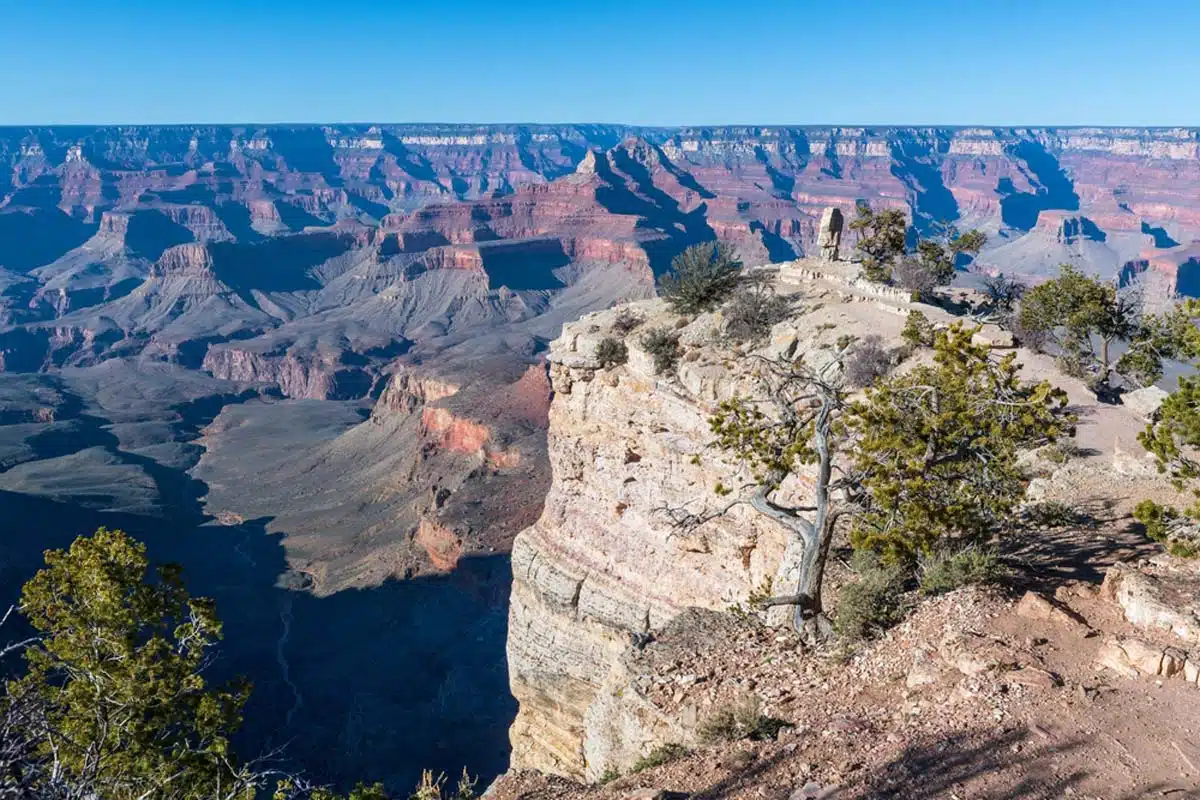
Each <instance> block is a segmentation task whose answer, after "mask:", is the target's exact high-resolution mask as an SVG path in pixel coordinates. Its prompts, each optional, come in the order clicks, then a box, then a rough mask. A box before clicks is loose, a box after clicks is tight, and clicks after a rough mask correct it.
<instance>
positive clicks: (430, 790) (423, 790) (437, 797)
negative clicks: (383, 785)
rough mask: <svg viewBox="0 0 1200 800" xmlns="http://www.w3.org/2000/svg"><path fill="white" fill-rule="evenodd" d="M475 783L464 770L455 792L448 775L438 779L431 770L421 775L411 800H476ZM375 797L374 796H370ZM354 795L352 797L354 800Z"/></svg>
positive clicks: (440, 776) (439, 776)
mask: <svg viewBox="0 0 1200 800" xmlns="http://www.w3.org/2000/svg"><path fill="white" fill-rule="evenodd" d="M475 783H476V780H475V779H473V778H471V777H470V776H469V775H467V771H466V770H465V769H464V770H463V774H462V777H461V778H459V779H458V785H457V786H456V787H455V789H454V792H453V793H450V790H449V789H448V787H447V786H446V784H447V778H446V774H445V773H442V774H441V775H438V776H437V777H436V778H435V777H434V775H433V773H432V772H431V771H429V770H425V771H424V772H422V773H421V782H420V783H419V784H417V788H416V790H415V791H414V792H413V793H412V796H411V800H474V798H475ZM370 797H372V798H373V797H374V795H370ZM353 798H354V795H353V794H352V795H351V800H353Z"/></svg>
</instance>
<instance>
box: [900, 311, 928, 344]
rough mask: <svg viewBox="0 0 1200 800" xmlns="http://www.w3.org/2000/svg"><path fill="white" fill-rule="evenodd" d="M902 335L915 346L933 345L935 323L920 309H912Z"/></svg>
mask: <svg viewBox="0 0 1200 800" xmlns="http://www.w3.org/2000/svg"><path fill="white" fill-rule="evenodd" d="M900 337H901V338H902V339H904V341H905V342H907V343H908V344H910V345H912V346H913V347H933V323H932V322H930V321H929V317H927V316H925V315H924V314H922V313H921V312H920V311H910V312H908V320H907V321H905V323H904V330H903V331H901V332H900Z"/></svg>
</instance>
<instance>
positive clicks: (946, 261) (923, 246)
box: [917, 225, 987, 286]
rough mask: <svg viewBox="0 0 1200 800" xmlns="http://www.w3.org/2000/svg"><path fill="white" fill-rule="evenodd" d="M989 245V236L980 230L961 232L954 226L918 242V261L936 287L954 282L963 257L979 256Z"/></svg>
mask: <svg viewBox="0 0 1200 800" xmlns="http://www.w3.org/2000/svg"><path fill="white" fill-rule="evenodd" d="M985 244H987V234H985V233H983V231H979V230H970V231H966V232H965V233H963V232H960V231H959V230H958V228H956V227H954V226H953V225H950V226H947V227H945V228H944V229H942V230H941V231H940V232H939V233H938V234H937V235H935V236H932V237H927V238H922V239H921V240H920V241H919V242H917V260H918V262H919V263H920V264H921V266H923V267H924V268H925V270H926V271H927V272H928V273H929V276H930V278H931V279H932V280H933V282H934V284H935V285H936V286H945V285H947V284H949V283H950V282H951V281H953V280H954V271H955V268H956V267H957V266H958V261H959V258H960V257H961V256H964V255H966V256H977V255H979V251H980V250H982V249H983V246H984V245H985Z"/></svg>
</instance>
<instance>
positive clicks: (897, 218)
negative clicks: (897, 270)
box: [849, 203, 908, 283]
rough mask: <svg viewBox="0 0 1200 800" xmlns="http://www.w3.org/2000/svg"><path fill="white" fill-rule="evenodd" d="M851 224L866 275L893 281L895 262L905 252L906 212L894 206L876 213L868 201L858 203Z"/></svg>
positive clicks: (874, 279)
mask: <svg viewBox="0 0 1200 800" xmlns="http://www.w3.org/2000/svg"><path fill="white" fill-rule="evenodd" d="M849 227H850V230H852V231H855V232H857V233H858V243H857V244H856V245H855V247H856V249H857V250H858V254H859V257H860V258H861V259H862V271H863V276H864V277H865V278H867V280H872V281H877V282H879V283H886V282H887V281H890V280H891V278H892V265H893V264H894V263H895V261H896V259H898V258H900V257H901V256H902V255H904V248H905V236H906V234H907V231H908V220H907V219H906V218H905V216H904V212H903V211H900V210H898V209H894V208H886V209H884V210H883V211H878V212H876V211H873V210H872V209H871V207H870V206H869V205H867V204H866V203H859V204H858V208H857V216H856V217H855V218H854V219H853V220H851V221H850V225H849Z"/></svg>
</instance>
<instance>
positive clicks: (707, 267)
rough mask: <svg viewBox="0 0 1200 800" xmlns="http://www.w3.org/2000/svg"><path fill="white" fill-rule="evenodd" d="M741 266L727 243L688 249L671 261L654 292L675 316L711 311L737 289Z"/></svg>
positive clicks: (711, 243)
mask: <svg viewBox="0 0 1200 800" xmlns="http://www.w3.org/2000/svg"><path fill="white" fill-rule="evenodd" d="M741 272H742V262H741V261H740V260H739V259H738V258H737V256H736V255H735V253H734V250H733V246H732V245H730V244H728V243H727V242H704V243H703V244H696V245H692V246H691V247H689V248H687V249H686V250H684V251H683V252H682V253H680V254H679V255H677V256H675V258H673V259H672V260H671V271H670V272H668V273H667V274H666V275H664V276H663V277H662V278H661V279H659V282H658V292H659V294H660V295H661V296H662V297H663V298H664V299H665V300H666V301H667V305H668V306H670V307H671V309H672V310H673V311H675V312H676V313H679V314H700V313H702V312H705V311H712V310H713V309H715V308H716V307H717V306H719V305H721V303H723V302H725V299H726V298H728V297H729V295H730V294H731V293H732V292H733V290H734V289H735V288H736V287H737V285H738V281H739V278H740V276H741Z"/></svg>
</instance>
